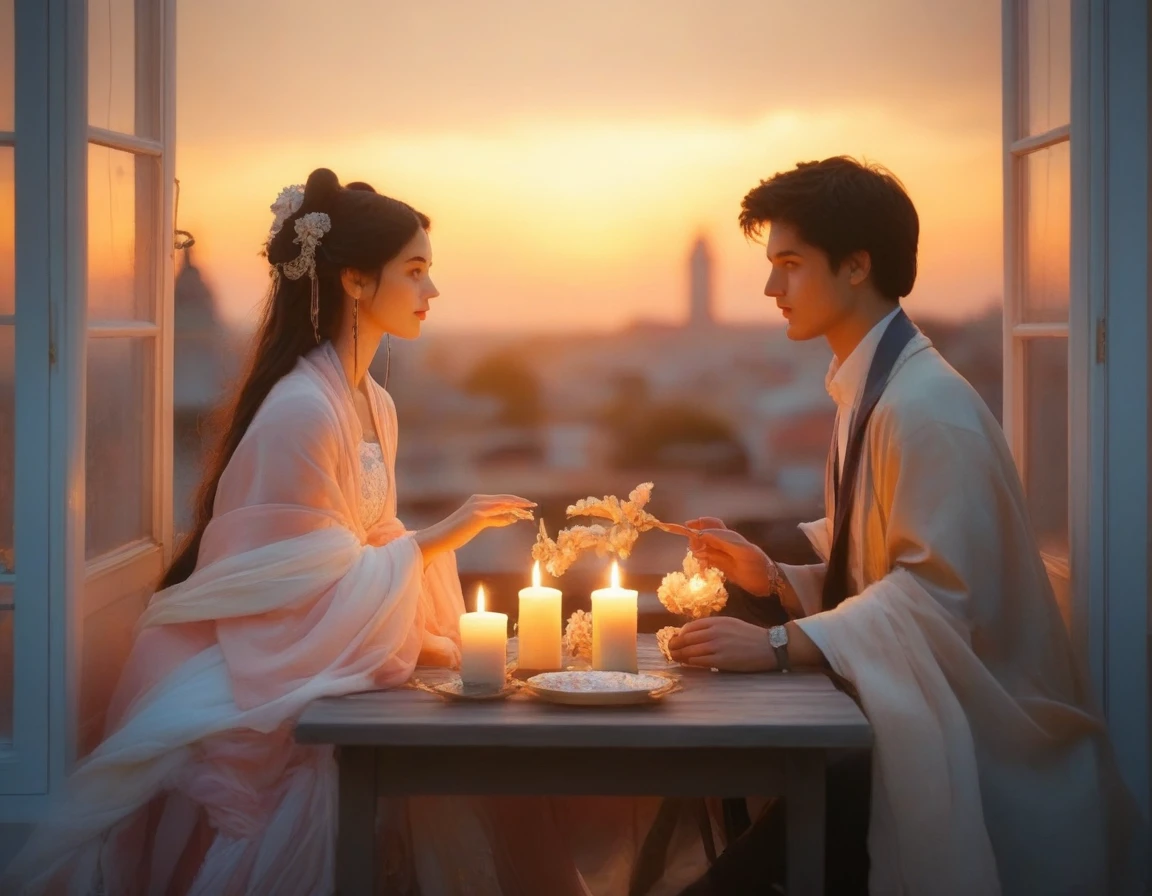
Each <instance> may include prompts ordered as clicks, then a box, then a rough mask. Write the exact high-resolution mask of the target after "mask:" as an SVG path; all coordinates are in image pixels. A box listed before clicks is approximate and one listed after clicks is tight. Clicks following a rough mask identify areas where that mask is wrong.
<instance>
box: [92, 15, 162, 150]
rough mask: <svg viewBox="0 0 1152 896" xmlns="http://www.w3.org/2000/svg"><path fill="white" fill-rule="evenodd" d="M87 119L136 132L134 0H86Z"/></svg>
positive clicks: (120, 130)
mask: <svg viewBox="0 0 1152 896" xmlns="http://www.w3.org/2000/svg"><path fill="white" fill-rule="evenodd" d="M88 123H89V124H91V125H93V126H95V127H98V128H106V129H108V130H110V131H119V132H120V133H122V134H135V133H136V0H88ZM140 136H150V135H147V134H141V135H140Z"/></svg>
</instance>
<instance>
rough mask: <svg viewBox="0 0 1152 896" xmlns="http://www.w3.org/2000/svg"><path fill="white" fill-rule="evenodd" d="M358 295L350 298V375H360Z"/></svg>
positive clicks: (357, 376)
mask: <svg viewBox="0 0 1152 896" xmlns="http://www.w3.org/2000/svg"><path fill="white" fill-rule="evenodd" d="M359 367H360V297H359V296H357V297H356V298H354V299H353V300H352V375H353V376H355V377H356V378H357V379H359V377H360V370H359Z"/></svg>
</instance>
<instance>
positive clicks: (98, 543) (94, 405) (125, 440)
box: [84, 337, 155, 559]
mask: <svg viewBox="0 0 1152 896" xmlns="http://www.w3.org/2000/svg"><path fill="white" fill-rule="evenodd" d="M153 364H154V352H153V340H152V339H150V338H147V337H145V338H127V337H125V338H114V339H89V340H88V385H87V392H88V420H87V430H86V431H87V434H88V435H87V438H88V443H87V464H86V470H87V477H88V478H87V501H86V506H87V514H88V515H87V520H86V523H85V532H86V536H85V552H84V553H85V556H86V557H88V558H89V559H91V558H92V557H96V556H99V555H100V554H105V553H107V552H109V551H111V550H114V549H115V548H118V547H121V546H122V545H125V544H128V543H129V542H133V541H136V540H138V539H141V538H148V537H151V535H152V417H153V413H154V409H153V383H154V381H155V376H154V372H153Z"/></svg>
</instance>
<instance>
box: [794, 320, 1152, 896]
mask: <svg viewBox="0 0 1152 896" xmlns="http://www.w3.org/2000/svg"><path fill="white" fill-rule="evenodd" d="M863 450H864V454H863V457H862V458H861V464H860V472H859V474H858V477H857V480H856V483H855V498H854V507H853V513H852V519H851V521H850V524H851V525H852V526H853V527H854V528H855V532H856V533H858V534H859V537H857V538H854V539H852V550H851V551H850V554H849V571H850V578H851V579H852V582H853V584H854V586H855V591H856V593H855V596H853V597H850V598H848V599H847V600H845V601H844V602H843V603H842V604H840V605H839V606H838V607H836V608H835V609H834V610H831V611H828V612H821V588H822V584H823V579H824V571H825V566H824V564H823V563H821V564H816V565H812V566H785V567H783V568H784V572H785V574H786V575H787V577H788V579H789V581H790V583H791V584H792V586H793V587H794V589H795V591H796V592H797V595H798V597H799V600H800V604H801V607H802V612H803V617H802V618H799V619H798V620H797V624H798V625H799V626H800V627H801V628H802V629H803V631H804V632H805V633H806V634H807V635H808V636H809V637H810V638H811V639H812V640H813V641H814V642H815V643H816V644H817V646H819V648H820V649H821V651H822V652H823V653H824V656H825V657H826V658H827V660H828V662H829V663H830V664H831V666H832V669H833V670H834V671H835V672H836V673H837V674H839V675H841V676H842V677H843V678H845V679H847V680H848V681H849V682H850V683H851V684H852V686H853V687H854V688H855V689H856V691H857V692H858V694H859V699H860V702H861V705H862V707H863V709H864V711H865V713H866V714H867V716H868V719H869V721H870V722H871V724H872V726H873V730H874V734H875V744H874V752H873V794H872V816H871V822H870V828H869V853H870V855H871V860H872V871H871V880H870V889H871V892H872V893H873V894H874V896H887V894H916V896H919V894H924V896H928V894H931V896H946V894H952V893H955V894H965V896H970V894H995V893H1004V894H1009V896H1024V894H1028V896H1031V894H1045V896H1055V894H1105V893H1120V892H1125V893H1127V892H1138V891H1139V881H1140V879H1141V877H1142V861H1143V857H1142V852H1143V851H1142V844H1141V843H1140V840H1141V836H1140V834H1139V833H1138V831H1139V829H1140V823H1139V820H1138V818H1137V817H1136V816H1135V814H1134V810H1133V808H1132V804H1131V801H1130V800H1129V799H1128V797H1127V795H1126V793H1125V791H1124V789H1123V786H1122V785H1121V784H1120V782H1119V778H1118V775H1117V773H1116V768H1115V764H1114V762H1113V759H1112V756H1111V752H1110V747H1109V745H1108V742H1107V735H1106V732H1105V730H1104V728H1103V725H1102V722H1101V721H1100V717H1099V715H1098V713H1097V712H1096V711H1095V709H1094V707H1093V704H1092V698H1091V696H1090V694H1089V692H1088V689H1087V686H1086V682H1085V679H1084V677H1083V675H1082V674H1081V672H1080V670H1079V669H1078V668H1077V664H1076V662H1075V660H1074V658H1073V654H1072V650H1071V646H1070V643H1069V638H1068V633H1067V631H1066V629H1065V626H1064V622H1063V620H1062V618H1061V615H1060V612H1059V609H1058V607H1057V604H1056V601H1055V598H1054V596H1053V592H1052V588H1051V585H1050V583H1049V580H1048V576H1047V572H1046V570H1045V567H1044V563H1043V561H1042V559H1041V556H1040V552H1039V549H1038V547H1037V544H1036V541H1035V538H1034V536H1033V533H1032V528H1031V524H1030V522H1029V517H1028V509H1027V506H1026V503H1025V500H1024V495H1023V489H1022V487H1021V485H1020V481H1019V477H1018V475H1017V471H1016V467H1015V464H1014V462H1013V460H1012V457H1011V454H1010V452H1009V450H1008V447H1007V444H1006V442H1005V440H1004V436H1003V433H1002V431H1001V429H1000V426H999V424H998V423H997V421H996V420H995V418H994V417H993V416H992V415H991V413H990V412H989V411H988V409H987V407H986V406H985V405H984V403H983V402H982V401H981V400H980V398H979V396H978V395H977V394H976V393H975V391H974V390H973V389H972V387H971V386H970V385H969V384H968V383H967V382H966V381H965V380H964V379H963V378H962V377H961V376H960V375H959V374H957V373H956V372H955V371H954V370H953V369H952V368H951V367H949V366H948V364H947V363H946V362H945V361H944V360H943V358H941V357H940V355H939V354H938V353H937V352H936V350H935V349H934V348H932V345H931V343H930V342H929V341H928V339H927V338H926V337H924V336H923V335H922V334H917V335H916V336H915V337H914V338H913V339H912V341H911V342H910V343H909V344H908V345H907V346H906V347H905V349H904V351H903V352H902V353H901V355H900V358H899V359H898V361H897V363H896V365H895V367H894V368H893V371H892V374H891V375H890V378H889V381H888V385H887V388H886V390H885V392H884V394H883V396H882V397H881V399H880V401H879V403H878V404H877V406H876V409H875V412H874V413H873V415H872V418H871V421H870V423H869V425H868V430H867V435H866V438H865V443H864V449H863ZM825 497H826V509H827V517H826V518H825V519H822V520H819V521H817V522H815V523H807V524H804V525H803V526H802V528H803V529H804V531H805V534H806V535H807V536H808V538H809V540H810V541H811V542H812V545H813V547H814V548H815V550H816V552H817V554H818V555H819V556H820V558H821V559H822V560H824V561H826V560H827V559H828V554H829V550H830V547H831V542H832V522H831V521H832V519H834V518H835V512H834V507H833V502H834V498H833V494H832V489H831V475H829V478H828V487H827V490H826V496H825Z"/></svg>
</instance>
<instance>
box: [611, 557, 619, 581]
mask: <svg viewBox="0 0 1152 896" xmlns="http://www.w3.org/2000/svg"><path fill="white" fill-rule="evenodd" d="M612 587H613V588H619V587H620V564H619V563H617V562H616V561H615V560H613V561H612Z"/></svg>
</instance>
